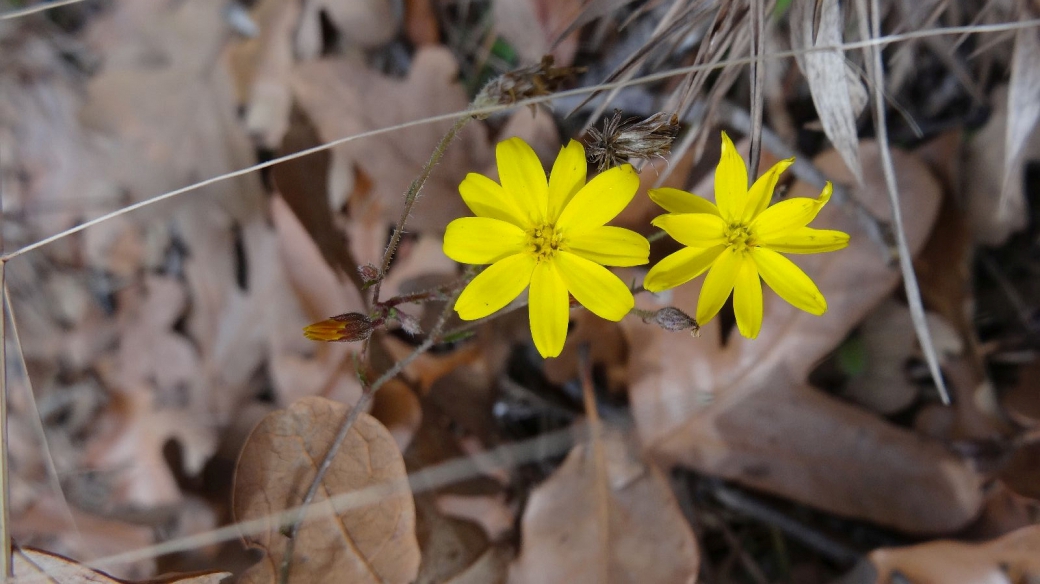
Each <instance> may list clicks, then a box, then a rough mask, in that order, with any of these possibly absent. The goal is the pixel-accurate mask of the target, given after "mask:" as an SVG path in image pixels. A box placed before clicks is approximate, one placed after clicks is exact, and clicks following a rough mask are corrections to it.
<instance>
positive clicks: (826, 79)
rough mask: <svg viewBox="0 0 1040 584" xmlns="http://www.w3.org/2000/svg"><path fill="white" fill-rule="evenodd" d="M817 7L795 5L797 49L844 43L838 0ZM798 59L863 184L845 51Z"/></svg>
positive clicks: (829, 129)
mask: <svg viewBox="0 0 1040 584" xmlns="http://www.w3.org/2000/svg"><path fill="white" fill-rule="evenodd" d="M817 6H818V8H819V10H818V13H817V14H814V13H813V11H812V10H811V8H812V6H810V4H809V3H808V2H794V3H793V4H792V5H791V45H792V46H793V47H794V48H795V49H809V48H811V47H821V46H836V45H840V44H841V41H842V38H841V36H842V34H841V31H842V18H841V7H840V6H839V5H838V1H837V0H823V1H822V2H818V3H817ZM817 18H819V27H818V32H817V33H816V34H815V39H816V40H815V41H813V40H812V39H813V38H814V30H817V29H815V28H814V27H815V26H816V25H815V22H816V19H817ZM795 60H797V61H798V66H799V67H800V68H801V69H802V71H803V72H804V73H805V77H806V80H807V81H808V82H809V91H810V93H812V98H813V103H814V104H816V111H817V112H818V113H819V115H820V123H821V124H822V125H823V130H824V132H826V133H827V137H828V138H830V140H831V142H832V143H834V148H835V149H836V150H837V151H838V152H839V153H841V157H842V159H843V160H844V161H845V164H846V165H847V166H848V167H849V170H850V171H852V174H853V176H855V177H856V182H857V183H860V184H862V182H863V170H862V167H861V165H860V161H859V146H858V140H857V136H856V113H855V111H854V109H853V105H852V97H851V95H850V94H849V86H848V80H847V77H848V73H847V71H846V65H845V57H844V55H843V54H842V52H841V51H833V52H832V51H827V52H813V53H809V52H807V53H805V54H804V55H802V56H800V57H795Z"/></svg>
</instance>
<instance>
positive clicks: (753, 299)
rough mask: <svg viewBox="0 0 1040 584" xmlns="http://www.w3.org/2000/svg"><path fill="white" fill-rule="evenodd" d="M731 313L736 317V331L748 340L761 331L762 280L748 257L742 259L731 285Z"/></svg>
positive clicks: (752, 261)
mask: <svg viewBox="0 0 1040 584" xmlns="http://www.w3.org/2000/svg"><path fill="white" fill-rule="evenodd" d="M733 313H734V314H736V316H737V329H738V330H739V331H740V334H742V335H744V336H745V337H747V338H749V339H753V338H755V337H757V336H758V332H759V331H760V330H762V280H761V279H759V277H758V268H756V267H755V262H754V260H752V259H751V258H749V257H746V256H745V257H744V259H743V260H742V261H741V262H740V270H738V271H737V279H736V281H735V282H734V283H733Z"/></svg>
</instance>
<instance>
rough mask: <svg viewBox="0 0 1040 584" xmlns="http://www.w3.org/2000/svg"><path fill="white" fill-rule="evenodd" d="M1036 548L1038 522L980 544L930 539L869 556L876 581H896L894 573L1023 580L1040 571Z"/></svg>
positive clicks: (962, 581)
mask: <svg viewBox="0 0 1040 584" xmlns="http://www.w3.org/2000/svg"><path fill="white" fill-rule="evenodd" d="M1038 549H1040V525H1032V526H1029V527H1023V528H1022V529H1019V530H1017V531H1013V532H1011V533H1009V534H1007V535H1005V536H1004V537H1001V538H1000V539H995V540H993V541H990V542H987V543H983V544H970V543H961V542H956V541H945V540H944V541H933V542H928V543H923V544H920V545H915V546H909V547H903V548H882V549H878V550H875V551H873V552H871V554H870V556H869V558H870V561H871V562H872V563H873V564H874V567H875V568H876V569H877V571H878V580H877V581H878V583H879V584H888V583H889V582H896V580H895V574H899V575H900V576H902V577H903V579H904V580H906V581H909V582H914V583H917V584H931V583H933V582H934V583H939V582H942V583H943V584H978V583H980V582H995V583H996V582H1027V581H1029V579H1030V578H1031V577H1033V576H1035V575H1036V574H1038V573H1040V554H1038V553H1037V550H1038Z"/></svg>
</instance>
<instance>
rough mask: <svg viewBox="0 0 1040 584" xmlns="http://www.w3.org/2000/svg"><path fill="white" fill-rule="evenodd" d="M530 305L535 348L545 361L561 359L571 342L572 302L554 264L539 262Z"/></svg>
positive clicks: (532, 285) (532, 281) (535, 272)
mask: <svg viewBox="0 0 1040 584" xmlns="http://www.w3.org/2000/svg"><path fill="white" fill-rule="evenodd" d="M529 303H530V306H529V307H528V311H529V316H530V319H531V337H532V338H533V339H534V346H535V348H537V349H538V353H539V354H541V356H542V357H545V358H549V357H556V356H559V354H560V351H563V343H564V341H566V340H567V321H568V320H570V298H569V297H568V296H567V287H566V286H565V285H564V283H563V280H561V279H560V276H559V275H558V274H557V273H556V267H555V266H554V265H553V262H552V261H546V262H539V263H538V266H537V267H536V268H535V269H534V273H533V274H532V275H531V292H530V296H529Z"/></svg>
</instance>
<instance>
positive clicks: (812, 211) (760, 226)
mask: <svg viewBox="0 0 1040 584" xmlns="http://www.w3.org/2000/svg"><path fill="white" fill-rule="evenodd" d="M832 191H833V187H832V186H831V183H829V182H828V183H827V184H826V186H824V187H823V192H822V193H820V198H818V199H810V198H807V197H795V198H794V199H787V200H786V201H780V202H779V203H777V204H775V205H773V206H772V207H769V208H768V209H766V210H765V211H762V212H761V213H759V215H758V217H755V220H754V221H752V222H751V226H750V227H751V231H752V232H754V233H755V235H756V236H757V237H758V239H759V240H761V239H763V238H770V237H775V236H777V235H782V234H783V233H784V232H785V231H791V230H793V229H798V228H801V227H805V226H806V225H808V224H809V222H810V221H812V220H813V219H815V218H816V214H817V213H819V212H820V209H822V208H823V206H824V205H826V204H827V201H829V200H830V199H831V192H832Z"/></svg>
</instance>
